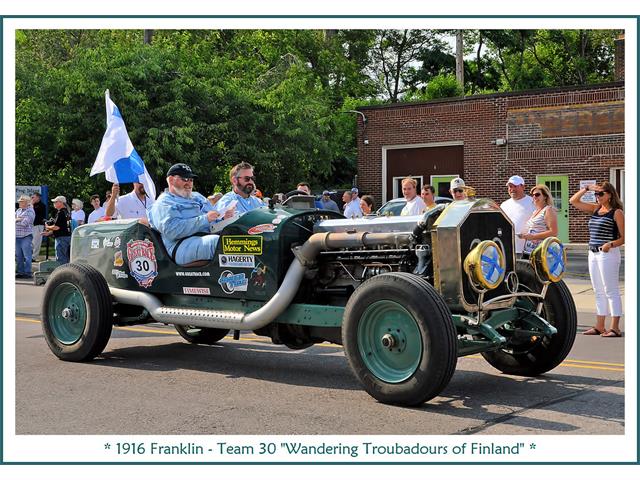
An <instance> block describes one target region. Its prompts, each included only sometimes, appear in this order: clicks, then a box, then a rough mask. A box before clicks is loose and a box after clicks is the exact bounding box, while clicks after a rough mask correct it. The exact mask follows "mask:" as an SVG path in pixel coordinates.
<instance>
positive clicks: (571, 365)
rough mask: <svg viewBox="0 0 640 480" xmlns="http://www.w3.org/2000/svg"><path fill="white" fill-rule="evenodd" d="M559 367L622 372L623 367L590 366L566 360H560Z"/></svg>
mask: <svg viewBox="0 0 640 480" xmlns="http://www.w3.org/2000/svg"><path fill="white" fill-rule="evenodd" d="M559 366H560V367H567V368H586V369H589V370H609V371H612V372H624V368H609V367H595V366H590V365H575V364H571V363H566V362H562V363H561V364H560V365H559Z"/></svg>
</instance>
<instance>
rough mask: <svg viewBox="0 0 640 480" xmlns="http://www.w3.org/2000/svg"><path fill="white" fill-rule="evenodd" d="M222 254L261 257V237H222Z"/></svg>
mask: <svg viewBox="0 0 640 480" xmlns="http://www.w3.org/2000/svg"><path fill="white" fill-rule="evenodd" d="M222 253H224V254H226V255H229V254H238V255H247V254H249V255H262V237H255V236H249V235H228V236H224V237H222Z"/></svg>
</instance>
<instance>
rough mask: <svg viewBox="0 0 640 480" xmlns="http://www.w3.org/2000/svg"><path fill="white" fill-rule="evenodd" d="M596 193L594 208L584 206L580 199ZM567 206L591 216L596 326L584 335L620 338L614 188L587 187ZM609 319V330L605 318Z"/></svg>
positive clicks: (619, 239) (618, 210)
mask: <svg viewBox="0 0 640 480" xmlns="http://www.w3.org/2000/svg"><path fill="white" fill-rule="evenodd" d="M588 191H593V192H595V195H596V202H597V203H596V204H593V203H586V202H583V201H582V200H581V199H582V196H583V195H584V194H585V193H587V192H588ZM569 203H571V205H573V206H574V207H576V208H577V209H578V210H582V211H583V212H586V213H589V214H591V217H590V218H589V275H590V277H591V285H592V286H593V291H594V292H595V296H596V324H595V326H594V327H591V328H589V329H588V330H587V331H585V332H583V334H584V335H601V336H603V337H620V336H621V335H622V333H621V332H620V317H621V316H622V299H621V297H620V289H619V288H618V278H619V272H620V248H618V247H620V246H621V245H624V214H623V212H622V202H621V201H620V197H619V196H618V192H616V189H615V187H614V186H613V185H612V184H611V183H609V182H603V183H602V184H601V185H587V186H586V187H585V188H582V189H580V190H579V191H578V192H576V194H575V195H574V196H573V197H571V199H570V200H569ZM607 315H610V316H611V328H609V329H608V330H606V329H605V327H604V325H605V318H606V316H607Z"/></svg>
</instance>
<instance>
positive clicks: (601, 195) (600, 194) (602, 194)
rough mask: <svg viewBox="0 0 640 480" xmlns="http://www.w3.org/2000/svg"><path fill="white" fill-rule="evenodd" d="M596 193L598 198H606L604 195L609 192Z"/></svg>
mask: <svg viewBox="0 0 640 480" xmlns="http://www.w3.org/2000/svg"><path fill="white" fill-rule="evenodd" d="M595 193H596V195H597V196H598V197H604V194H605V193H608V192H595Z"/></svg>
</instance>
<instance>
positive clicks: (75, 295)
mask: <svg viewBox="0 0 640 480" xmlns="http://www.w3.org/2000/svg"><path fill="white" fill-rule="evenodd" d="M47 315H48V318H49V324H50V326H51V332H52V333H53V335H54V336H55V337H56V339H58V341H59V342H60V343H63V344H65V345H72V344H74V343H76V342H77V341H78V340H80V337H81V336H82V332H83V331H84V327H85V325H86V323H87V306H86V304H85V303H84V298H83V297H82V293H80V290H78V288H77V287H76V286H74V285H73V284H71V283H66V282H65V283H62V284H60V285H59V286H58V288H56V289H55V290H54V291H53V292H52V293H51V298H50V301H49V303H48V306H47Z"/></svg>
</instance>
